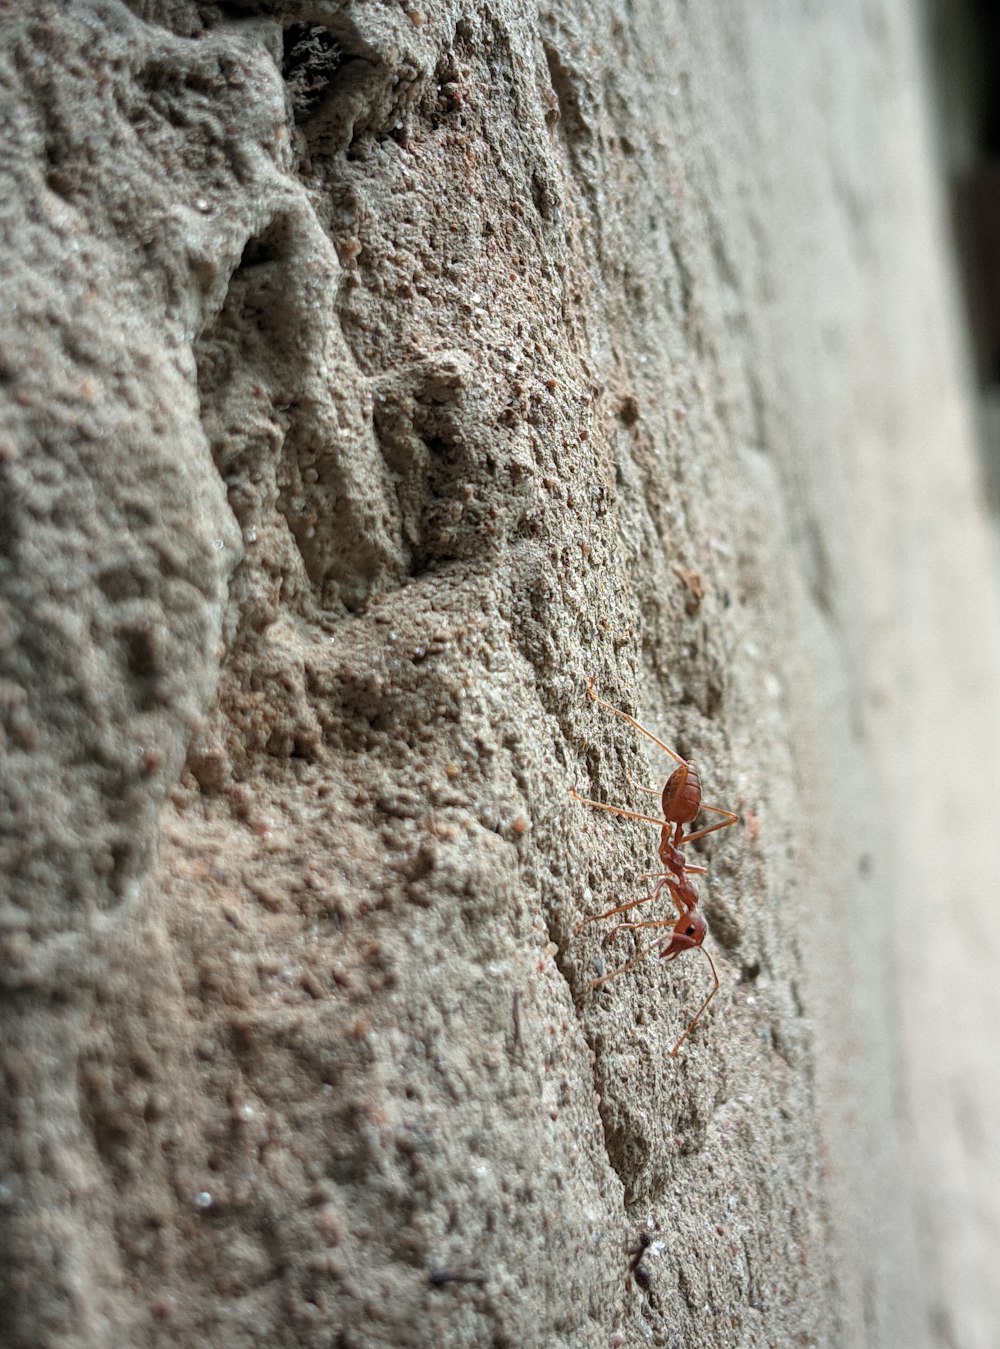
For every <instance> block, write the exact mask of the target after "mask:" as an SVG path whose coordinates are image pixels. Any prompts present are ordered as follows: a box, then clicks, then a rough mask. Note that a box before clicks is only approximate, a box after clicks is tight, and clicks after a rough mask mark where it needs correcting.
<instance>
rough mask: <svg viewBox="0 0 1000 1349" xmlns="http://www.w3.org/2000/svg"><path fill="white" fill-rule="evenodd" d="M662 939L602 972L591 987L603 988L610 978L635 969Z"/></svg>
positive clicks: (591, 982) (658, 938)
mask: <svg viewBox="0 0 1000 1349" xmlns="http://www.w3.org/2000/svg"><path fill="white" fill-rule="evenodd" d="M676 921H677V920H676V919H674V922H676ZM661 941H663V938H662V937H657V938H656V940H655V941H651V942H650V943H649V945H648V946H644V947H643V948H642V950H641V951H638V952H637V953H636V954H635V955H634V956H633V957H632V959H631V960H627V961H626V962H625V964H624V965H619V967H618V969H616V970H612V971H611V973H610V974H602V975H601V977H600V979H591V981H590V987H591V988H601V987H602V986H603V985H604V984H606V983H607V982H608V981H609V980H610V979H617V978H618V976H619V974H627V973H628V972H629V970H634V969H635V967H636V965H638V964H639V963H640V962H641V961H643V960H645V958H646V956H648V955H649V953H650V951H655V950H656V948H657V946H659V944H660V942H661Z"/></svg>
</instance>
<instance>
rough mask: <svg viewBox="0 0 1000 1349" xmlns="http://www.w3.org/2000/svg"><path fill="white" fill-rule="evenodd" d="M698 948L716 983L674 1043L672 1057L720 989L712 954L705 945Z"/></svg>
mask: <svg viewBox="0 0 1000 1349" xmlns="http://www.w3.org/2000/svg"><path fill="white" fill-rule="evenodd" d="M698 950H699V951H701V953H702V954H703V955H704V957H705V959H706V960H707V961H708V965H709V969H710V970H711V971H712V978H713V980H714V981H715V982H714V984H713V986H712V991H711V993H709V995H708V997H707V998H706V999H705V1001H704V1002H703V1003H702V1004H701V1006H700V1007H699V1008H698V1010H697V1012H695V1014H694V1016H693V1017H692V1018H691V1020H690V1021H689V1022H688V1024H687V1029H686V1030H685V1032H684V1034H683V1035H682V1036H681V1038H680V1039H679V1040H678V1041H677V1043H676V1044H675V1045H674V1047H673V1049H672V1050H671V1051H670V1057H671V1058H673V1057H674V1055H675V1054H676V1053H677V1051H678V1049H680V1047H681V1045H682V1044H683V1043H684V1041H685V1040H686V1039H687V1038H688V1036H689V1035H690V1034H691V1032H692V1031H693V1030H694V1028H695V1026H696V1025H697V1023H698V1021H699V1020H700V1019H701V1014H702V1012H703V1011H704V1010H705V1008H706V1007H707V1006H708V1004H709V1003H710V1002H711V1001H712V999H713V998H714V997H715V995H716V993H718V991H719V975H718V973H717V971H716V968H715V962H714V961H713V960H712V957H711V956H710V955H709V954H708V952H707V951H706V950H705V948H704V946H699V947H698Z"/></svg>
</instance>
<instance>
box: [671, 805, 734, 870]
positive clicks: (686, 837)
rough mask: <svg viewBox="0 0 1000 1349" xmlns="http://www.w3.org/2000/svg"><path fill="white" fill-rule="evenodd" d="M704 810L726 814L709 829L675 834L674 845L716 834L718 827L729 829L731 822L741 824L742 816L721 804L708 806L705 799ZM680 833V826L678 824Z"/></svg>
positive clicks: (702, 806)
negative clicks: (725, 808) (724, 808)
mask: <svg viewBox="0 0 1000 1349" xmlns="http://www.w3.org/2000/svg"><path fill="white" fill-rule="evenodd" d="M701 808H702V810H710V811H711V812H712V814H713V815H725V817H726V818H725V819H724V820H719V822H718V824H710V825H709V826H708V828H707V829H696V830H695V832H694V833H693V834H683V835H681V837H680V838H678V837H677V836H676V835H675V836H674V847H675V848H679V847H680V846H681V845H682V844H684V843H693V842H694V840H695V839H696V838H705V836H706V835H707V834H714V833H715V831H716V830H717V829H728V828H729V826H730V825H731V824H739V822H740V817H739V816H738V815H736V814H734V812H733V811H731V810H723V809H722V807H721V806H706V805H705V803H704V801H703V802H702V804H701ZM677 832H678V834H679V833H680V827H679V826H678V831H677ZM693 870H694V868H693V867H688V871H693Z"/></svg>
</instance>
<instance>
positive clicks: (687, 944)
mask: <svg viewBox="0 0 1000 1349" xmlns="http://www.w3.org/2000/svg"><path fill="white" fill-rule="evenodd" d="M707 936H708V924H707V923H706V922H705V920H704V918H703V917H702V916H701V914H700V913H685V914H684V915H683V916H682V917H680V918H678V920H677V923H676V925H675V926H674V931H673V935H672V936H671V938H670V945H669V946H668V947H667V949H666V950H665V951H661V952H660V955H661V956H662V957H663V959H664V960H670V959H672V957H673V956H679V955H680V953H681V952H682V951H690V950H692V949H693V948H694V947H695V946H700V945H701V944H702V942H703V941H704V940H705V938H706V937H707Z"/></svg>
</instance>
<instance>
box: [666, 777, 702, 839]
mask: <svg viewBox="0 0 1000 1349" xmlns="http://www.w3.org/2000/svg"><path fill="white" fill-rule="evenodd" d="M700 809H701V778H700V777H699V776H698V770H697V768H695V766H694V765H693V764H690V763H684V764H681V765H680V766H679V767H677V768H675V769H674V771H673V772H672V773H671V774H670V776H669V777H668V778H667V781H666V784H665V786H664V788H663V818H664V819H665V820H669V821H670V822H671V823H672V824H690V823H691V821H692V820H693V819H694V818H695V816H696V815H697V814H698V811H699V810H700Z"/></svg>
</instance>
